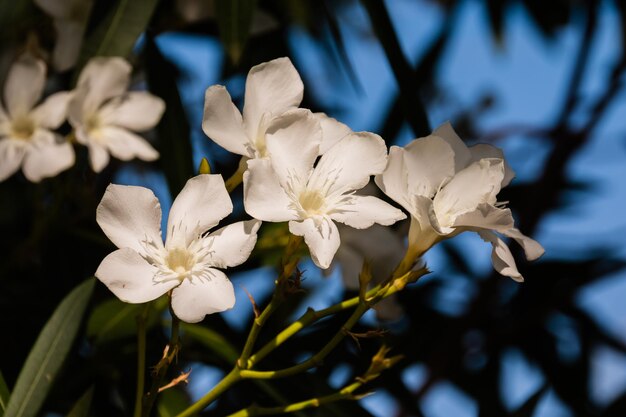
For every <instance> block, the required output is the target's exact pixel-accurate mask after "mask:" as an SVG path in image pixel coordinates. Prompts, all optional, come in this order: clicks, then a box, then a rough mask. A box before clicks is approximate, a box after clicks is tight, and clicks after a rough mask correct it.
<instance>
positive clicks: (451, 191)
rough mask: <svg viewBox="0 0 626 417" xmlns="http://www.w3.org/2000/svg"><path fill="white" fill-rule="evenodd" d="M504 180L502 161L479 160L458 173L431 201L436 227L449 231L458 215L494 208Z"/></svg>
mask: <svg viewBox="0 0 626 417" xmlns="http://www.w3.org/2000/svg"><path fill="white" fill-rule="evenodd" d="M503 177H504V166H503V163H502V160H501V159H481V160H479V161H476V162H474V163H472V164H471V165H470V166H468V167H467V168H465V169H463V170H461V171H460V172H458V173H457V174H456V175H455V176H454V178H452V180H450V182H449V183H448V184H446V186H445V187H443V189H442V190H441V191H439V192H438V193H437V195H436V196H435V198H434V200H433V204H434V207H435V212H436V213H437V218H438V219H439V223H440V224H441V225H442V226H444V227H450V226H452V225H453V224H454V222H455V218H456V217H457V216H458V215H460V214H463V213H467V212H470V211H474V210H476V209H477V208H478V206H479V205H480V204H482V203H487V204H491V205H493V204H495V203H496V195H497V194H498V192H500V184H501V183H502V178H503Z"/></svg>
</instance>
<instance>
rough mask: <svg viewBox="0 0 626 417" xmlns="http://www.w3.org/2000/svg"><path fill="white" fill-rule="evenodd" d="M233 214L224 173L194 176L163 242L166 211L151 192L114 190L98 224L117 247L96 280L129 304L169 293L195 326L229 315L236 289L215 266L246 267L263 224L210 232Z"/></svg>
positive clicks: (178, 202)
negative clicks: (207, 318) (214, 316)
mask: <svg viewBox="0 0 626 417" xmlns="http://www.w3.org/2000/svg"><path fill="white" fill-rule="evenodd" d="M232 210H233V205H232V202H231V200H230V197H229V195H228V192H227V191H226V188H225V186H224V181H223V179H222V177H221V175H209V174H205V175H199V176H197V177H194V178H191V179H190V180H189V181H187V184H186V185H185V187H184V188H183V190H182V191H181V192H180V194H179V195H178V197H176V199H175V200H174V203H173V204H172V208H171V210H170V214H169V217H168V222H167V236H166V239H165V243H163V239H162V237H161V207H160V204H159V201H158V200H157V198H156V197H155V195H154V194H153V193H152V191H150V190H148V189H147V188H144V187H135V186H124V185H114V184H111V185H109V187H108V188H107V190H106V192H105V194H104V196H103V197H102V201H101V202H100V205H99V206H98V210H97V214H96V220H97V221H98V224H99V225H100V227H101V228H102V230H103V231H104V233H105V234H106V235H107V236H108V238H109V239H110V240H111V241H112V242H113V243H114V244H115V245H116V246H117V247H118V248H119V249H118V250H116V251H115V252H113V253H111V254H109V255H108V256H107V257H106V258H104V260H103V261H102V263H101V264H100V266H99V267H98V270H97V271H96V277H97V278H98V279H99V280H100V281H102V282H103V283H104V284H105V285H106V286H107V287H108V288H109V289H110V290H111V291H112V292H113V293H114V294H115V295H116V296H117V297H118V298H119V299H120V300H122V301H125V302H128V303H145V302H148V301H151V300H154V299H156V298H158V297H160V296H161V295H163V294H165V293H167V292H168V291H171V297H172V309H173V311H174V313H175V314H176V316H177V317H178V318H180V319H181V320H183V321H185V322H189V323H195V322H199V321H201V320H202V319H203V318H204V316H205V315H207V314H212V313H216V312H220V311H224V310H227V309H230V308H232V307H233V305H234V303H235V294H234V290H233V285H232V283H231V282H230V280H229V279H228V277H227V276H226V275H225V274H224V273H223V272H222V271H220V270H219V269H217V268H220V269H224V268H229V267H233V266H237V265H240V264H242V263H243V262H245V261H246V259H248V257H249V256H250V253H251V251H252V249H253V248H254V245H255V243H256V239H257V230H258V228H259V226H260V224H261V222H260V221H258V220H249V221H243V222H237V223H233V224H230V225H228V226H225V227H222V228H221V229H219V230H217V231H215V232H213V233H210V234H208V233H207V231H208V230H209V229H211V228H213V227H214V226H216V225H217V224H218V222H219V221H220V220H221V219H223V218H224V217H226V216H227V215H228V214H230V213H231V212H232Z"/></svg>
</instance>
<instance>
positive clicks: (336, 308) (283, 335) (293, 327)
mask: <svg viewBox="0 0 626 417" xmlns="http://www.w3.org/2000/svg"><path fill="white" fill-rule="evenodd" d="M380 289H381V285H377V286H375V287H374V288H372V289H371V290H369V291H368V292H367V296H368V297H372V296H374V295H375V294H376V293H377V292H378V291H380ZM359 301H360V300H359V297H358V296H356V297H353V298H350V299H348V300H344V301H342V302H340V303H337V304H334V305H332V306H330V307H327V308H324V309H322V310H314V309H312V308H308V309H307V311H306V312H305V313H304V314H303V315H302V316H300V318H299V319H298V320H296V321H295V322H293V323H291V324H290V325H289V326H288V327H287V328H285V329H284V330H283V331H281V332H280V333H278V334H277V335H276V336H275V337H274V338H273V339H272V340H270V341H269V342H267V343H266V344H265V345H264V346H263V347H262V348H261V349H259V350H258V351H257V352H256V353H255V354H254V355H252V356H250V359H249V360H248V364H249V367H248V368H252V367H253V366H254V365H256V364H258V363H259V362H260V361H261V360H262V359H263V358H265V357H266V356H267V355H269V354H270V353H271V352H272V351H273V350H274V349H276V348H277V347H278V346H280V345H282V344H283V343H285V342H286V341H287V340H289V338H290V337H292V336H293V335H295V334H296V333H298V332H299V331H300V330H302V329H304V328H305V327H307V326H309V325H311V324H313V323H315V322H316V321H317V320H320V319H322V318H324V317H327V316H330V315H333V314H336V313H339V312H340V311H344V310H348V309H350V308H353V307H356V306H357V305H358V304H359Z"/></svg>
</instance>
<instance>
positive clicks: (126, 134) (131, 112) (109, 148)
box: [68, 57, 165, 172]
mask: <svg viewBox="0 0 626 417" xmlns="http://www.w3.org/2000/svg"><path fill="white" fill-rule="evenodd" d="M131 70H132V68H131V66H130V64H129V63H128V62H126V60H124V59H122V58H119V57H98V58H94V59H92V60H90V61H89V62H88V63H87V65H86V66H85V68H84V69H83V71H82V72H81V74H80V77H79V78H78V84H77V86H76V92H75V94H74V98H73V99H72V101H71V102H70V106H69V110H68V111H69V120H70V123H71V124H72V126H73V127H74V130H75V134H76V140H77V141H78V142H79V143H81V144H83V145H86V146H87V147H88V148H89V161H90V163H91V167H92V169H93V170H94V171H95V172H100V171H102V170H103V169H104V167H106V166H107V164H108V163H109V153H110V154H111V155H113V156H114V157H116V158H118V159H121V160H123V161H128V160H130V159H133V158H139V159H142V160H144V161H154V160H155V159H157V158H158V157H159V153H158V152H157V151H156V150H155V149H154V148H153V147H152V146H151V145H150V144H149V143H148V142H147V141H146V140H145V139H143V138H142V137H141V136H138V135H136V134H135V133H133V131H138V132H142V131H146V130H149V129H151V128H153V127H154V126H155V125H156V124H157V123H158V122H159V120H160V119H161V116H162V115H163V111H164V110H165V103H164V102H163V100H161V99H160V98H159V97H156V96H154V95H152V94H150V93H147V92H145V91H126V90H127V89H128V84H129V83H130V73H131Z"/></svg>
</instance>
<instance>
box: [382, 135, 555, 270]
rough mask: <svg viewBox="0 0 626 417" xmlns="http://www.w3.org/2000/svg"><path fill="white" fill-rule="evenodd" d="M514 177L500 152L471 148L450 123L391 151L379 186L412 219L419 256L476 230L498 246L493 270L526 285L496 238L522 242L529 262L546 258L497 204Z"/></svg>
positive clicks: (412, 247)
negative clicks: (505, 187)
mask: <svg viewBox="0 0 626 417" xmlns="http://www.w3.org/2000/svg"><path fill="white" fill-rule="evenodd" d="M513 177H514V173H513V171H512V170H511V168H510V167H509V166H508V164H507V163H506V161H505V160H504V157H503V155H502V152H501V151H500V150H499V149H497V148H495V147H493V146H490V145H484V144H480V145H475V146H472V147H470V148H468V147H467V146H466V145H465V144H464V143H463V141H462V140H461V139H460V138H459V137H458V136H457V134H456V133H455V132H454V130H453V129H452V126H451V125H450V124H449V123H446V124H444V125H442V126H441V127H439V128H438V129H437V130H435V131H434V132H433V134H432V135H429V136H427V137H424V138H419V139H415V140H414V141H412V142H411V143H409V144H408V145H407V146H406V147H404V148H401V147H398V146H392V147H391V149H390V151H389V162H388V165H387V168H386V169H385V172H383V173H382V174H381V175H378V176H376V183H377V184H378V186H379V187H380V188H381V189H382V190H383V191H384V192H385V193H386V194H387V195H388V196H389V197H391V198H392V199H393V200H395V201H396V202H398V203H399V204H401V205H402V206H403V207H404V208H405V209H406V210H407V211H408V212H409V213H410V214H411V228H410V231H409V248H410V250H412V251H413V253H414V255H416V256H419V255H421V254H423V253H424V252H425V251H426V250H428V249H429V248H430V247H431V246H432V245H434V244H435V243H437V242H439V241H441V240H443V239H446V238H449V237H452V236H454V235H456V234H458V233H461V232H463V231H465V230H472V231H476V232H478V234H479V235H480V236H481V237H482V238H483V239H484V240H486V241H488V242H490V243H491V244H492V245H493V252H492V261H493V265H494V268H495V269H496V270H497V271H498V272H499V273H501V274H502V275H506V276H509V277H511V278H513V279H514V280H516V281H523V277H522V275H521V274H520V273H519V271H518V270H517V267H516V265H515V261H514V259H513V256H512V255H511V252H510V250H509V248H508V246H507V245H506V244H505V243H504V242H503V241H502V239H500V238H499V237H498V235H497V234H496V233H495V232H498V233H501V234H503V235H505V236H508V237H511V238H513V239H515V240H516V241H518V242H519V243H520V244H521V245H522V247H523V248H524V250H525V251H526V257H527V258H528V259H529V260H534V259H537V258H538V257H540V256H541V255H542V254H543V248H542V247H541V245H539V243H537V242H536V241H534V240H532V239H530V238H528V237H526V236H524V235H523V234H521V233H520V232H519V230H517V229H515V228H514V226H513V217H512V215H511V211H510V210H509V209H507V208H504V207H503V203H499V202H498V201H497V197H496V196H497V194H498V193H499V192H500V189H501V188H502V187H504V186H506V185H508V184H509V182H510V181H511V179H513Z"/></svg>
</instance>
